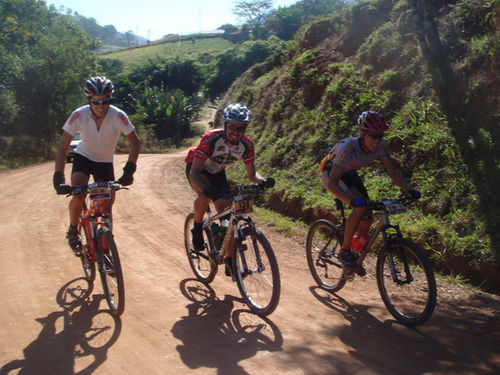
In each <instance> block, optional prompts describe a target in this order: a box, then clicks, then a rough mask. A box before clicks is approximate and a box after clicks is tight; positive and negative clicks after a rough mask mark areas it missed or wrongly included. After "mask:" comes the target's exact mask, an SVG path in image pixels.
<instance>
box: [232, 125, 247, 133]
mask: <svg viewBox="0 0 500 375" xmlns="http://www.w3.org/2000/svg"><path fill="white" fill-rule="evenodd" d="M227 128H228V129H229V130H232V131H237V132H240V133H244V132H245V130H246V129H247V127H246V125H243V126H238V125H228V126H227Z"/></svg>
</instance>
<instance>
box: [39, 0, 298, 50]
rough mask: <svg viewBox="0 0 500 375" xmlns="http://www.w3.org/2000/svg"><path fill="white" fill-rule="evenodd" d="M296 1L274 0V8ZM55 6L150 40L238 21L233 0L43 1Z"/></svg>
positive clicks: (204, 29)
mask: <svg viewBox="0 0 500 375" xmlns="http://www.w3.org/2000/svg"><path fill="white" fill-rule="evenodd" d="M297 1H298V0H274V7H275V8H278V6H282V7H283V6H290V5H292V4H295V3H296V2H297ZM45 2H46V4H47V6H49V5H51V4H53V5H55V7H56V9H59V8H60V6H64V7H65V8H66V9H71V10H73V12H75V11H76V12H78V13H79V14H80V15H82V16H85V17H87V18H89V17H93V18H94V19H95V20H96V21H97V23H98V24H99V25H101V26H104V25H113V26H115V27H116V29H117V30H118V31H120V32H126V31H129V30H130V31H132V32H134V33H137V34H138V35H140V36H143V37H145V38H149V39H150V40H156V39H160V38H161V37H163V36H164V35H166V34H185V33H190V32H199V31H210V30H215V29H216V28H217V27H219V26H221V25H224V24H228V23H230V24H233V25H235V24H241V23H242V22H241V20H240V19H238V18H237V17H236V16H235V15H234V14H233V13H232V9H234V5H235V4H236V3H237V1H236V0H134V1H131V0H100V1H96V0H86V1H82V0H45Z"/></svg>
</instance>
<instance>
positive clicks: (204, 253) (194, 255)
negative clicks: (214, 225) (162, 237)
mask: <svg viewBox="0 0 500 375" xmlns="http://www.w3.org/2000/svg"><path fill="white" fill-rule="evenodd" d="M193 225H194V213H192V212H191V213H190V214H189V215H188V216H187V217H186V221H185V223H184V245H185V246H186V254H187V257H188V260H189V265H190V266H191V269H192V270H193V272H194V274H195V276H196V278H197V279H198V280H199V281H201V282H202V283H204V284H209V283H211V282H212V281H213V279H214V277H215V275H216V274H217V263H216V261H215V260H214V259H213V256H212V254H213V253H214V250H213V248H214V244H213V240H212V234H211V233H210V230H208V228H205V230H204V232H205V246H204V247H203V250H200V251H198V250H195V249H194V247H193V234H192V232H191V229H193Z"/></svg>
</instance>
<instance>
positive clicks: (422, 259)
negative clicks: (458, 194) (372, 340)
mask: <svg viewBox="0 0 500 375" xmlns="http://www.w3.org/2000/svg"><path fill="white" fill-rule="evenodd" d="M387 249H389V250H387ZM392 270H394V273H393V272H392ZM377 284H378V288H379V291H380V295H381V296H382V300H383V301H384V304H385V306H386V307H387V310H389V312H390V313H391V314H392V316H394V317H395V318H396V319H397V320H398V321H399V322H400V323H402V324H404V325H406V326H409V327H414V326H417V325H420V324H423V323H425V322H426V321H427V320H429V318H430V317H431V315H432V313H433V311H434V308H435V307H436V296H437V291H436V280H435V278H434V272H433V270H432V266H431V264H430V263H429V260H428V259H427V256H426V255H425V254H424V252H423V251H422V250H421V249H420V247H418V245H417V244H415V243H414V242H413V241H410V240H406V239H395V240H390V241H389V242H388V243H387V248H384V249H383V250H382V251H380V253H379V255H378V259H377Z"/></svg>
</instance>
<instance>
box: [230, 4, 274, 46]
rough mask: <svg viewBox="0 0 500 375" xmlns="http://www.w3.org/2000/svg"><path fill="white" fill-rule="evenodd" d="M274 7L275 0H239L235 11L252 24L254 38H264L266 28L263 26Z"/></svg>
mask: <svg viewBox="0 0 500 375" xmlns="http://www.w3.org/2000/svg"><path fill="white" fill-rule="evenodd" d="M272 8H273V0H253V1H239V2H237V3H236V5H235V7H234V9H233V13H234V14H235V15H237V16H238V17H240V18H242V19H243V20H245V22H246V23H248V24H249V25H250V27H251V29H252V33H253V37H254V39H263V37H265V35H264V34H265V33H266V30H265V29H264V28H263V27H262V26H263V25H264V23H265V20H266V17H267V16H269V15H270V14H271V9H272Z"/></svg>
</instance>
